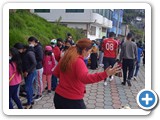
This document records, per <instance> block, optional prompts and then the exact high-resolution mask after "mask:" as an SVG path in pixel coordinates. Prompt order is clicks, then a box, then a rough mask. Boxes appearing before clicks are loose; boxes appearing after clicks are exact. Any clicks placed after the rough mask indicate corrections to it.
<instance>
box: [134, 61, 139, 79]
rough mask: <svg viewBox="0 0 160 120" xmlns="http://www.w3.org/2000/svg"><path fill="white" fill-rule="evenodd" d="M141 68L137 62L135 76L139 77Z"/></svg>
mask: <svg viewBox="0 0 160 120" xmlns="http://www.w3.org/2000/svg"><path fill="white" fill-rule="evenodd" d="M139 68H140V63H139V62H137V63H136V67H135V73H134V76H135V77H137V75H138V71H139Z"/></svg>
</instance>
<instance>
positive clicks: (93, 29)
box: [90, 26, 96, 35]
mask: <svg viewBox="0 0 160 120" xmlns="http://www.w3.org/2000/svg"><path fill="white" fill-rule="evenodd" d="M90 35H96V27H95V26H91V29H90Z"/></svg>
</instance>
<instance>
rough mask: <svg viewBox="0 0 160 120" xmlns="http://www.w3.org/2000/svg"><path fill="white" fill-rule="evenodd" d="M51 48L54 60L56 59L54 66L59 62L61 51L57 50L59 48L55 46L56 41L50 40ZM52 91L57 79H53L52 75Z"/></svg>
mask: <svg viewBox="0 0 160 120" xmlns="http://www.w3.org/2000/svg"><path fill="white" fill-rule="evenodd" d="M51 47H52V52H53V53H54V56H55V59H56V65H57V64H58V62H59V60H60V55H61V51H60V49H59V47H58V46H57V40H56V39H52V40H51ZM51 82H52V90H53V91H54V90H55V89H56V87H57V82H58V81H57V77H55V76H54V75H52V81H51Z"/></svg>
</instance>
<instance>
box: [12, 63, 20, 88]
mask: <svg viewBox="0 0 160 120" xmlns="http://www.w3.org/2000/svg"><path fill="white" fill-rule="evenodd" d="M16 67H17V66H16V63H14V62H12V65H11V64H9V78H11V77H12V76H13V75H14V74H15V75H14V77H13V79H12V80H11V81H10V82H9V86H14V85H17V84H20V83H21V82H22V76H21V74H19V73H18V72H17V68H16Z"/></svg>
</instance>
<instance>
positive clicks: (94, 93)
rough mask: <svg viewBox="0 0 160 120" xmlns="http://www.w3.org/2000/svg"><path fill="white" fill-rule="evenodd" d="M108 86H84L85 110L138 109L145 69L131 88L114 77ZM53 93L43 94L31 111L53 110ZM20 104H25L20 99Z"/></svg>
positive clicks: (98, 84)
mask: <svg viewBox="0 0 160 120" xmlns="http://www.w3.org/2000/svg"><path fill="white" fill-rule="evenodd" d="M89 71H90V73H95V72H101V71H103V68H99V69H98V70H89ZM114 78H115V79H114V80H113V81H111V82H109V81H108V85H107V86H104V85H103V81H101V82H99V83H94V84H89V85H86V94H85V97H84V101H85V104H86V106H87V109H119V108H121V107H122V106H126V105H128V106H129V107H130V108H131V109H138V108H139V107H138V104H137V102H136V96H137V93H138V92H139V91H140V90H141V89H144V88H145V68H144V66H142V65H141V67H140V71H139V74H138V79H137V81H135V80H132V82H131V83H132V86H131V87H128V85H126V86H122V85H121V81H122V78H118V77H114ZM53 96H54V92H53V91H52V93H51V94H47V92H45V93H44V94H43V98H42V99H41V100H39V101H37V102H35V104H34V105H33V109H54V103H53ZM21 100H22V103H25V102H26V99H25V98H22V97H21Z"/></svg>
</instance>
